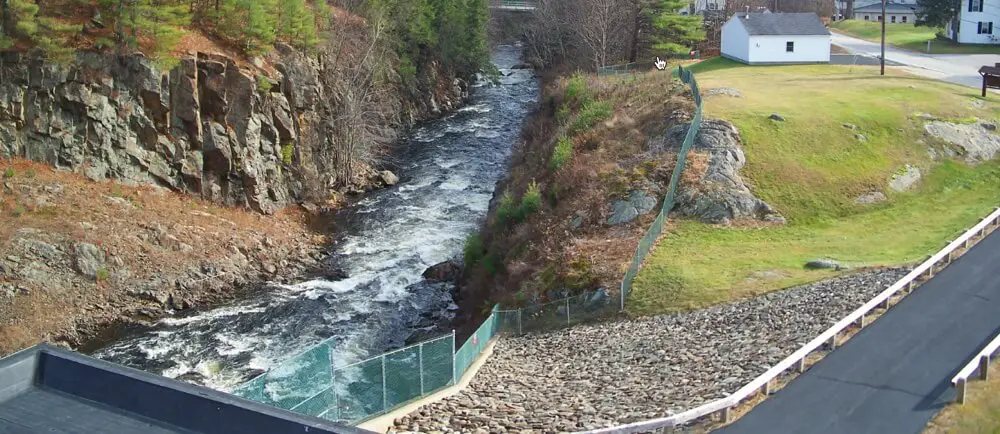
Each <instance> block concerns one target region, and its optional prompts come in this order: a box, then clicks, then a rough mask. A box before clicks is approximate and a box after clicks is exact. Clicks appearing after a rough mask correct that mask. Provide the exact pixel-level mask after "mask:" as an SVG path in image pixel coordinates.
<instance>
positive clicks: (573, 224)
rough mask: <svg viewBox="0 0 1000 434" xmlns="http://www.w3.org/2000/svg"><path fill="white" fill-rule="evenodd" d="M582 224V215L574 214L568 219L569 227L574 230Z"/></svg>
mask: <svg viewBox="0 0 1000 434" xmlns="http://www.w3.org/2000/svg"><path fill="white" fill-rule="evenodd" d="M581 226H583V216H581V215H575V216H573V218H571V219H569V228H570V229H573V230H576V229H580V227H581Z"/></svg>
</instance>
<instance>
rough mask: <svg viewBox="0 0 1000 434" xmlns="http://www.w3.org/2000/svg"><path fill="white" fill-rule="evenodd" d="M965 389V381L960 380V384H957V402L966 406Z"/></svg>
mask: <svg viewBox="0 0 1000 434" xmlns="http://www.w3.org/2000/svg"><path fill="white" fill-rule="evenodd" d="M965 388H966V384H965V379H964V378H959V379H958V383H955V395H956V396H955V402H958V403H959V404H965Z"/></svg>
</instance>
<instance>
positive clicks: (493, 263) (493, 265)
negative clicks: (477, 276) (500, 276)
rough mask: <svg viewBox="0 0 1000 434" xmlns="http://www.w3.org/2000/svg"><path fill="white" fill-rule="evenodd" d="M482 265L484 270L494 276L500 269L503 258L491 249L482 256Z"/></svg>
mask: <svg viewBox="0 0 1000 434" xmlns="http://www.w3.org/2000/svg"><path fill="white" fill-rule="evenodd" d="M482 265H483V269H484V270H486V272H487V273H489V275H490V276H496V275H497V272H499V271H500V267H501V266H502V265H503V258H501V257H500V254H499V253H497V252H495V251H493V252H490V253H489V254H488V255H486V257H485V258H483V262H482Z"/></svg>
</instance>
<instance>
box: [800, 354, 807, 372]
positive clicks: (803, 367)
mask: <svg viewBox="0 0 1000 434" xmlns="http://www.w3.org/2000/svg"><path fill="white" fill-rule="evenodd" d="M803 372H806V358H805V357H803V358H801V359H799V373H800V374H801V373H803Z"/></svg>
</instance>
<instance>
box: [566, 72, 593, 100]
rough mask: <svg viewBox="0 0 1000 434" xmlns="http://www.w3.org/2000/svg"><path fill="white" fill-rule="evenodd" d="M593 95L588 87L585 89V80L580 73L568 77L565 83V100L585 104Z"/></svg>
mask: <svg viewBox="0 0 1000 434" xmlns="http://www.w3.org/2000/svg"><path fill="white" fill-rule="evenodd" d="M592 98H593V95H591V93H590V89H587V81H586V80H585V79H584V77H583V76H582V75H579V74H577V75H574V76H573V78H570V79H569V83H567V84H566V100H567V101H574V102H577V103H580V104H586V103H588V102H590V100H591V99H592Z"/></svg>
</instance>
